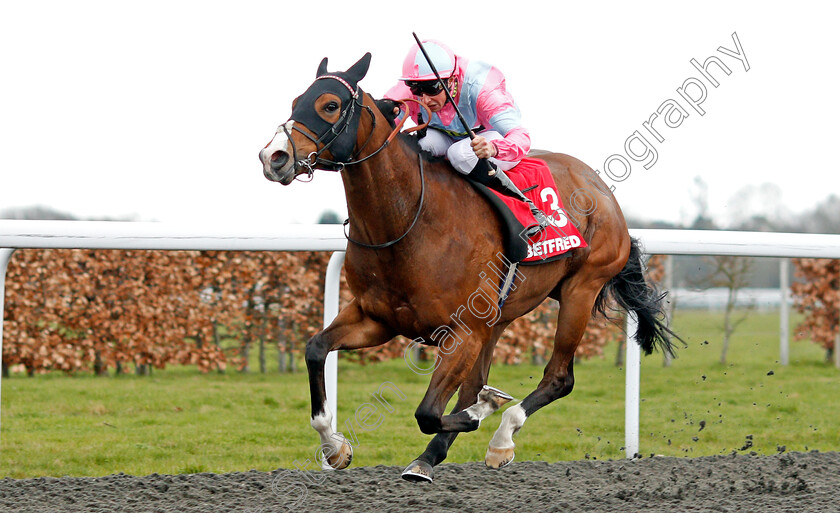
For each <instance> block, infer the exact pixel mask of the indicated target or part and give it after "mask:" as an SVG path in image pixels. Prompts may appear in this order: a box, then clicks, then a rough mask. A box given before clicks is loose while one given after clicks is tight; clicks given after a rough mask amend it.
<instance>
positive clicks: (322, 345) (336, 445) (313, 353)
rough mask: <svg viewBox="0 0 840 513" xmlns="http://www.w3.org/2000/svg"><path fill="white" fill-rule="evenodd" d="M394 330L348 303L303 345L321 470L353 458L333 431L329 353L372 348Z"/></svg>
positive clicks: (340, 438) (343, 466)
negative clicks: (326, 365) (327, 374)
mask: <svg viewBox="0 0 840 513" xmlns="http://www.w3.org/2000/svg"><path fill="white" fill-rule="evenodd" d="M394 335H395V334H394V333H393V331H392V330H391V329H390V328H388V327H387V326H385V325H384V324H381V323H379V322H377V321H374V320H373V319H371V318H370V317H368V316H367V315H365V313H364V312H363V311H362V309H361V308H360V307H359V304H358V302H357V301H355V300H354V301H353V302H351V303H350V304H349V305H347V307H346V308H344V309H343V310H341V312H339V314H338V316H337V317H336V318H335V320H333V322H332V323H331V324H330V325H329V327H327V328H326V329H325V330H323V331H321V332H319V333H317V334H316V335H315V336H314V337H312V338H311V339H309V342H307V343H306V369H307V371H308V372H309V392H310V395H311V400H312V418H311V420H310V424H311V425H312V427H313V428H314V429H315V431H317V432H318V435H319V436H320V438H321V450H322V451H323V453H324V459H323V466H324V468H334V469H343V468H347V466H348V465H350V461H351V460H352V459H353V448H352V446H351V445H350V443H349V442H347V440H346V439H345V438H344V435H343V434H341V433H336V432H335V431H333V429H332V413H330V411H329V409H328V408H327V391H326V384H325V382H324V363H325V362H326V359H327V354H329V352H330V351H335V350H338V349H362V348H365V347H375V346H378V345H382V344H384V343H385V342H388V341H389V340H391V339H392V338H393V337H394Z"/></svg>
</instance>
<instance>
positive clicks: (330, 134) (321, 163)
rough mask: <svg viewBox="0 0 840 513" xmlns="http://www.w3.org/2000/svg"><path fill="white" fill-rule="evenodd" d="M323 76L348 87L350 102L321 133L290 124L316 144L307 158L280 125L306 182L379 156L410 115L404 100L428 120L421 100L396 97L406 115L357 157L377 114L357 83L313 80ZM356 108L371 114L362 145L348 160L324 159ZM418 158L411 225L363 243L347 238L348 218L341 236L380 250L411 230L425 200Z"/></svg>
mask: <svg viewBox="0 0 840 513" xmlns="http://www.w3.org/2000/svg"><path fill="white" fill-rule="evenodd" d="M323 79H333V80H337V81H338V82H339V83H341V84H342V85H343V86H344V87H345V88H347V90H348V91H349V92H350V95H351V98H350V101H349V102H347V103H346V104H345V105H344V107H343V108H342V109H341V112H340V113H339V116H338V119H337V120H336V121H335V123H333V124H332V126H330V127H328V128H327V129H326V130H324V131H323V132H322V133H321V134H317V133H314V132H312V131H311V130H310V129H309V128H308V127H305V125H304V128H306V130H303V129H301V128H300V125H299V124H298V123H293V124H292V128H291V130H292V131H296V132H298V133H299V134H301V135H303V136H304V137H306V138H307V139H309V140H310V141H311V142H312V143H313V144H315V148H316V149H315V151H312V152H310V153H309V155H307V156H306V158H301V159H298V153H297V147H296V146H295V142H294V140H293V139H292V134H291V133H290V131H289V128H288V123H284V124H283V125H281V127H282V128H283V132H284V133H285V134H286V138H287V139H288V141H289V143H290V144H291V145H292V158H293V159H294V166H295V170H298V169H301V168H303V169H304V172H305V173H306V175H307V176H308V180H306V181H310V180H312V178H313V175H314V173H315V170H316V169H322V170H325V171H335V172H342V171H344V170H345V168H347V167H348V166H353V165H356V164H360V163H362V162H365V161H367V160H368V159H371V158H373V157H374V156H376V155H378V154H379V153H380V152H381V151H382V150H384V149H385V148H386V147H387V146H388V145H389V144H390V143H391V141H392V140H393V139H394V138H395V137H396V136H397V134H399V133H400V131H401V130H402V127H403V125H405V122H406V121H407V120H408V118H409V115H408V110H409V109H408V104H407V102H415V103H417V104H418V105H420V106H421V107H422V108H424V109H425V110H426V117H425V119H431V111H429V108H428V107H426V106H425V105H423V103H421V102H419V101H417V100H415V99H413V98H407V99H404V100H397V103H398V104H401V105H402V106H403V107H404V112H405V115H404V116H403V118H402V119H401V120H400V121H399V123H397V124H396V126H395V127H394V129H393V130H392V131H391V133H390V134H389V135H388V137H387V139H385V142H383V143H382V145H381V146H379V148H377V149H376V150H374V151H373V152H371V153H370V154H369V155H367V156H365V157H360V155H361V154H362V152H363V151H364V149H365V148H366V147H367V145H368V143H369V142H370V140H371V138H372V137H373V134H374V132H375V131H376V115H375V114H374V113H373V110H372V109H371V108H370V107H369V106H367V105H365V104H364V102H363V96H364V93H363V92H362V91H361V89H360V88H359V87H358V85H357V86H356V88H355V89H354V88H353V87H352V86H351V85H350V84H349V83H348V82H347V81H346V80H344V79H343V78H341V77H339V76H336V75H321V76H319V77H317V78H316V79H315V80H323ZM357 108H358V109H360V110H359V112H363V111H364V112H367V113H368V115H370V120H371V128H370V133H369V134H368V136H367V139H365V142H364V144H362V145H361V146H360V147H359V149H358V150H357V151H356V152H355V156H354V155H352V154H351V155H350V158H349V160H346V161H342V160H330V159H327V158H325V157H324V156H323V154H324V152H325V151H326V150H328V149H330V147H331V146H332V145H333V143H335V141H336V140H337V139H338V137H339V136H340V135H341V134H343V133H345V132H346V131H347V130H348V128H349V127H350V125H351V123H352V122H353V117H354V116H355V115H356V109H357ZM290 119H291V118H290ZM292 121H294V120H292ZM427 125H428V121H427V122H425V123H422V124H421V125H419V126H415V127H410V128H408V129H406V131H405V133H411V132H415V131H418V130H422V129H424V128H426V126H427ZM418 161H419V163H420V166H419V167H420V204H419V206H418V207H417V212H416V213H415V215H414V219H413V220H412V222H411V225H410V226H409V227H408V229H407V230H406V231H405V232H404V233H403V234H402V235H400V236H399V237H397V238H395V239H392V240H390V241H388V242H384V243H382V244H367V243H365V242H361V241H358V240H355V239H353V238H351V237H350V234H349V233H348V232H347V226H348V225H349V224H350V219H347V220H346V221H344V236H345V237H346V238H347V240H348V241H350V242H352V243H354V244H357V245H359V246H362V247H364V248H369V249H383V248H387V247H390V246H393V245H394V244H396V243H397V242H399V241H401V240H402V239H404V238H405V237H406V236H407V235H408V234H409V233H410V232H411V230H412V229H413V228H414V226H415V225H416V224H417V220H418V219H419V218H420V213H421V211H422V210H423V203H424V199H425V195H426V181H425V177H424V174H423V157H422V155H418ZM298 176H300V174H298Z"/></svg>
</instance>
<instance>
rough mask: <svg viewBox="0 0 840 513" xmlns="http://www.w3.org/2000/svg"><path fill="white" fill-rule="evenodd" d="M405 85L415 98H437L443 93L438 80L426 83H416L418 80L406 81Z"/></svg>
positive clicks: (425, 81) (426, 81)
mask: <svg viewBox="0 0 840 513" xmlns="http://www.w3.org/2000/svg"><path fill="white" fill-rule="evenodd" d="M405 85H407V86H408V88H409V89H410V90H411V94H413V95H414V96H422V95H424V94H425V95H426V96H435V95H436V94H438V93H440V92H441V91H443V87H442V86H441V84H440V81H438V80H424V81H416V80H406V82H405Z"/></svg>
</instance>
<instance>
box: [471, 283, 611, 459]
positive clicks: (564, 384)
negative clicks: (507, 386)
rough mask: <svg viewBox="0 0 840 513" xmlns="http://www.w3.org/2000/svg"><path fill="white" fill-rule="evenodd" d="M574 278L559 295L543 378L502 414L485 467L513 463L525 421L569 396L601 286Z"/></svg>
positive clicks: (488, 449)
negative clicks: (517, 437)
mask: <svg viewBox="0 0 840 513" xmlns="http://www.w3.org/2000/svg"><path fill="white" fill-rule="evenodd" d="M576 277H577V276H575V277H573V278H571V279H570V280H569V281H568V282H566V283H565V284H564V286H563V289H562V292H561V298H562V299H561V301H560V312H559V314H558V316H557V332H556V333H555V335H554V352H553V353H552V355H551V359H550V360H549V362H548V364H547V365H546V367H545V371H544V372H543V378H542V380H541V381H540V383H539V385H538V386H537V389H536V390H534V391H533V392H531V393H530V394H529V395H528V396H527V397H526V398H525V399H523V400H522V402H521V403H519V404H516V405H514V406H511V407H510V408H508V409H507V410H505V412H504V414H502V423H501V425H499V429H497V430H496V433H495V434H494V435H493V438H492V439H491V440H490V444H489V446H488V448H487V455H486V456H485V459H484V462H485V464H487V466H488V467H491V468H500V467H503V466H505V465H507V464H508V463H510V462H511V461H513V457H514V443H513V435H515V434H516V433H517V432H518V431H519V429H520V428H521V427H522V425H523V424H524V423H525V419H527V418H528V417H529V416H530V415H531V414H532V413H534V412H535V411H537V410H539V409H540V408H542V407H543V406H545V405H547V404H549V403H551V402H552V401H555V400H557V399H559V398H561V397H564V396H566V395H568V394H569V393H571V391H572V388H573V387H574V383H575V378H574V373H573V365H574V357H575V349H577V346H578V344H579V343H580V340H581V338H583V333H584V330H585V329H586V324H587V322H588V321H589V318H590V317H591V315H592V307H593V306H594V304H595V298H596V297H597V296H598V292H599V291H600V290H601V286H602V285H603V283H602V282H600V281H598V282H592V281H590V282H585V283H581V281H580V280H579V279H578V280H576V279H574V278H576Z"/></svg>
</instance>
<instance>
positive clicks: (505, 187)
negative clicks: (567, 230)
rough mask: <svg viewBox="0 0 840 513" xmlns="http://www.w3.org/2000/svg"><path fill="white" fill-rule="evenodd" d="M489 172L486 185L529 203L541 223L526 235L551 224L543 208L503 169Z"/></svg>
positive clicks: (537, 231) (535, 232) (534, 233)
mask: <svg viewBox="0 0 840 513" xmlns="http://www.w3.org/2000/svg"><path fill="white" fill-rule="evenodd" d="M480 164H481V162H479V165H480ZM488 164H489V165H490V166H491V168H494V167H495V166H493V165H492V164H490V163H489V162H488ZM476 168H478V165H476ZM473 171H474V172H475V171H476V170H475V169H473ZM493 171H495V173H493V174H492V175H490V173H492V172H493ZM487 174H488V175H489V176H488V177H487V182H486V185H487V186H488V187H490V188H491V189H493V190H494V191H498V192H501V193H502V194H504V195H505V196H509V197H511V198H516V199H518V200H519V201H524V202H525V203H527V204H528V207H529V208H530V209H531V214H533V216H534V219H536V220H537V223H539V225H540V226H539V229H535V230H533V232H528V233H526V235H528V236H529V237H531V236H533V235H536V234H537V233H539V231H540V230H541V229H543V228H545V227H546V226H549V225H551V221H549V219H548V216H546V215H545V214H544V213H543V211H542V210H540V209H538V208H537V206H536V205H534V202H533V201H531V200H530V199H528V197H527V196H525V195H524V194H522V191H520V190H519V187H517V186H516V184H514V183H513V182H512V181H511V179H510V177H509V176H508V175H506V174H505V172H504V171H502V170H501V169H492V170H491V171H490V172H488V173H487Z"/></svg>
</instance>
